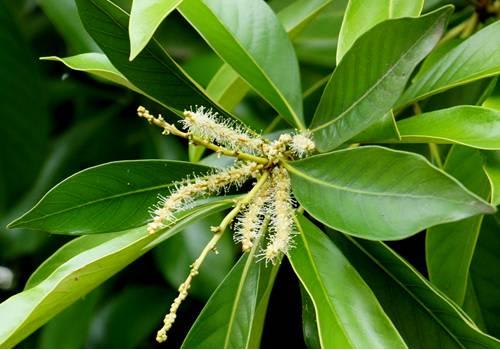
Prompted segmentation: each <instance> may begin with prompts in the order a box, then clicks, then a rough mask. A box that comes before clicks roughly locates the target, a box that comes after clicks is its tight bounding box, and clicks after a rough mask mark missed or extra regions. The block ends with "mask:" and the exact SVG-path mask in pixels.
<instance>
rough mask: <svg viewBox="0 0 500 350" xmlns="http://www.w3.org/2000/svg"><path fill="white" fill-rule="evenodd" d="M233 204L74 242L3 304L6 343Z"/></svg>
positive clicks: (0, 324) (0, 332)
mask: <svg viewBox="0 0 500 350" xmlns="http://www.w3.org/2000/svg"><path fill="white" fill-rule="evenodd" d="M230 206H231V201H229V200H223V201H218V202H214V203H211V204H206V205H205V206H202V207H198V208H196V209H193V210H191V211H188V212H184V213H181V214H179V216H178V220H177V221H176V222H175V224H174V225H172V226H171V227H170V228H168V229H167V230H165V231H163V232H162V233H159V234H154V235H151V234H148V233H147V230H146V227H144V226H143V227H139V228H134V229H130V230H127V231H122V232H113V233H108V234H102V235H90V236H83V237H80V238H77V239H75V240H73V241H71V242H69V243H68V244H66V245H65V246H63V247H62V248H61V249H59V250H58V251H57V252H56V253H55V254H54V255H52V256H51V257H50V258H49V259H48V260H46V261H45V262H44V263H43V264H42V265H41V266H40V267H39V268H38V269H37V270H36V271H35V272H34V274H33V275H32V276H31V277H30V279H29V281H28V283H27V285H26V289H25V290H24V291H23V292H21V293H19V294H16V295H14V296H12V297H10V298H9V299H7V300H6V301H4V302H3V303H1V304H0V314H1V315H2V318H0V347H2V348H10V347H13V346H14V345H16V344H17V343H19V342H20V341H21V340H23V339H24V338H26V337H27V336H28V335H30V334H31V333H33V332H34V331H35V330H36V329H37V328H39V327H40V326H42V325H43V324H44V323H46V322H47V321H48V320H50V319H51V318H52V317H54V316H55V315H57V314H58V313H59V312H60V311H62V310H64V309H65V308H66V307H68V306H69V305H71V304H72V303H73V302H75V301H76V300H78V299H79V298H81V297H82V296H84V295H86V294H87V293H88V292H89V291H91V290H92V289H94V288H95V287H97V286H98V285H99V284H101V283H102V282H104V281H105V280H106V279H108V278H109V277H111V276H112V275H113V274H115V273H116V272H118V271H120V270H122V269H123V268H124V267H125V266H127V265H128V264H130V263H131V262H132V261H134V260H136V259H137V258H139V257H140V256H141V255H143V254H144V253H146V252H147V251H149V250H150V249H151V248H153V247H155V246H156V245H158V244H159V243H161V242H163V241H164V240H165V239H167V238H168V237H170V236H171V235H173V234H175V233H177V232H178V231H179V230H181V229H183V228H184V227H185V226H186V225H188V224H189V223H191V222H193V221H195V220H197V219H199V218H203V217H205V216H207V215H210V214H212V213H214V212H218V211H221V210H224V209H226V208H228V207H230ZM61 295H64V298H61ZM165 308H167V306H166V305H165ZM4 315H6V316H4Z"/></svg>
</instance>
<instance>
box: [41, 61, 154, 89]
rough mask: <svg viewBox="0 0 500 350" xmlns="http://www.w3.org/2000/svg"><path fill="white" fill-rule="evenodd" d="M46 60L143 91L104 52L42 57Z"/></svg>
mask: <svg viewBox="0 0 500 350" xmlns="http://www.w3.org/2000/svg"><path fill="white" fill-rule="evenodd" d="M40 59H41V60H45V61H58V62H61V63H63V64H64V65H65V66H66V67H68V68H71V69H73V70H78V71H82V72H86V73H89V74H92V75H95V76H96V77H99V78H102V79H105V80H108V81H111V82H113V83H115V84H118V85H121V86H124V87H126V88H128V89H130V90H132V91H135V92H138V93H142V94H144V93H143V92H142V91H140V90H139V89H138V88H136V87H135V86H134V85H133V84H132V83H131V82H130V81H128V80H127V78H125V77H124V76H123V75H122V74H121V73H120V72H119V71H118V70H117V69H116V68H115V67H113V65H112V64H111V62H110V61H109V59H108V58H107V57H106V55H104V54H102V53H95V52H90V53H82V54H80V55H76V56H71V57H65V58H60V57H57V56H47V57H41V58H40Z"/></svg>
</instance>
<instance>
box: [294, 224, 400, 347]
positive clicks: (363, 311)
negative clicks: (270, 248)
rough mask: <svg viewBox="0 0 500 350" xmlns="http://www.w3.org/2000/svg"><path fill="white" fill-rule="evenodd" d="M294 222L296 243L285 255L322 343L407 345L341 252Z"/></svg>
mask: <svg viewBox="0 0 500 350" xmlns="http://www.w3.org/2000/svg"><path fill="white" fill-rule="evenodd" d="M296 223H297V228H298V230H299V234H298V235H297V236H296V238H295V244H296V247H295V248H293V249H292V250H291V251H290V252H289V254H288V255H289V259H290V262H291V264H292V267H293V269H294V270H295V273H296V274H297V277H298V278H299V279H300V281H301V283H302V286H303V287H304V288H305V289H306V291H307V293H308V294H309V297H310V298H311V300H312V302H313V304H314V309H315V313H316V316H317V325H318V334H319V341H320V343H321V347H322V348H406V344H405V343H404V341H403V339H402V338H401V336H400V335H399V333H398V331H397V330H396V328H395V327H394V325H393V324H392V322H391V321H390V319H389V318H388V317H387V315H386V314H385V313H384V310H383V309H382V307H381V306H380V304H379V303H378V301H377V299H376V298H375V296H374V295H373V293H372V292H371V290H370V288H369V287H368V286H367V285H366V283H365V282H364V281H363V280H362V279H361V277H360V276H359V275H358V273H357V272H356V270H355V269H354V268H353V267H352V266H351V264H350V263H349V261H348V260H347V259H346V258H345V256H344V255H343V254H342V252H341V251H340V250H339V249H338V248H337V247H335V245H334V244H333V243H332V242H331V241H330V240H329V239H328V237H327V236H326V235H325V234H324V233H323V232H321V230H320V229H318V228H317V227H316V226H315V225H314V224H313V223H311V222H310V221H309V220H307V219H306V218H304V217H303V216H299V217H297V221H296ZM360 315H362V317H360Z"/></svg>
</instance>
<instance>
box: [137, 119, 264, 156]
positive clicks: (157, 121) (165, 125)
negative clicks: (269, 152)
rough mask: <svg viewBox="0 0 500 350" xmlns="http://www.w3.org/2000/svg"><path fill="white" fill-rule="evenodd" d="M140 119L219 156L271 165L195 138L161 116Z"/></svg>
mask: <svg viewBox="0 0 500 350" xmlns="http://www.w3.org/2000/svg"><path fill="white" fill-rule="evenodd" d="M139 116H140V117H143V118H145V119H146V120H147V121H148V122H149V123H150V124H154V125H156V126H159V127H160V128H163V130H164V131H163V133H164V134H172V135H175V136H178V137H182V138H184V139H187V140H189V141H190V142H192V143H193V144H194V145H199V146H204V147H206V148H208V149H210V150H212V151H214V152H217V153H219V154H223V155H225V156H229V157H235V158H238V159H241V160H248V161H252V162H255V163H258V164H264V165H267V164H269V159H267V158H264V157H259V156H254V155H253V154H249V153H244V152H240V151H233V150H230V149H227V148H225V147H221V146H217V145H215V144H213V143H211V142H209V141H207V140H204V139H202V138H200V137H198V136H195V135H193V134H191V133H188V132H183V131H181V130H179V129H177V128H176V127H175V125H173V124H170V123H167V122H166V121H165V119H163V118H162V117H161V115H160V116H159V117H158V118H155V117H153V116H152V115H151V114H149V113H139Z"/></svg>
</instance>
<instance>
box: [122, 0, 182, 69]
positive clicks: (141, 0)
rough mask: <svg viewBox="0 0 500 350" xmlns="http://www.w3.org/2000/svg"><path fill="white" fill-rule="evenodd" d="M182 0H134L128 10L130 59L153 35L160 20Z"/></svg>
mask: <svg viewBox="0 0 500 350" xmlns="http://www.w3.org/2000/svg"><path fill="white" fill-rule="evenodd" d="M181 2H182V0H134V1H132V9H131V10H130V21H129V27H128V31H129V37H130V60H131V61H132V60H133V59H134V58H135V57H136V56H137V55H138V54H139V53H140V52H141V51H142V49H144V47H145V46H146V45H147V44H148V42H149V41H150V40H151V38H152V37H153V34H154V33H155V31H156V30H157V29H158V27H159V26H160V24H161V22H162V21H163V20H164V19H165V18H167V16H168V15H169V14H170V12H172V11H173V10H175V8H176V7H177V6H178V5H179V4H180V3H181Z"/></svg>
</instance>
